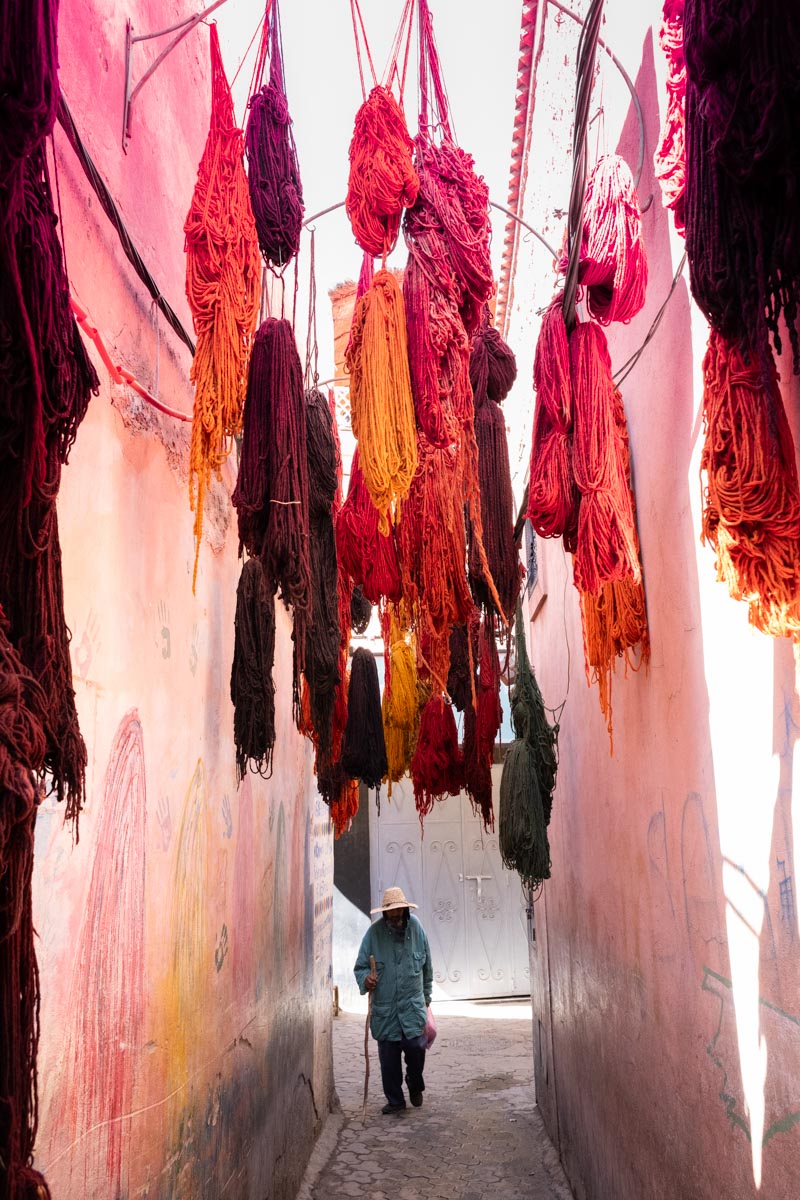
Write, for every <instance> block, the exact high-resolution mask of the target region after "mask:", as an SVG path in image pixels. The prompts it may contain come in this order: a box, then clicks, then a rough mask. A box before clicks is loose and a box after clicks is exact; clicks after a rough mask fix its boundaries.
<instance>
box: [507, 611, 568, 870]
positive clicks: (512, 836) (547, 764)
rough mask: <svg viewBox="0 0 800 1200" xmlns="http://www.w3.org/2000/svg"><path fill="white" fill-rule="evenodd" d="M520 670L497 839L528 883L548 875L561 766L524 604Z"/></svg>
mask: <svg viewBox="0 0 800 1200" xmlns="http://www.w3.org/2000/svg"><path fill="white" fill-rule="evenodd" d="M516 650H517V656H516V670H515V677H514V686H513V688H512V689H511V723H512V725H513V727H514V733H515V735H516V736H515V740H514V741H513V742H512V743H511V745H510V746H509V748H508V751H507V753H506V757H505V760H504V762H503V774H502V778H501V780H500V813H499V843H500V854H501V856H502V859H503V863H504V864H505V866H506V867H508V869H509V870H511V871H517V873H518V874H519V876H520V878H521V879H522V882H523V884H524V885H525V886H526V887H530V888H535V887H538V886H539V884H540V883H541V882H542V881H543V880H545V879H549V878H550V844H549V841H548V837H547V826H548V825H549V824H550V815H551V812H552V807H553V791H554V789H555V783H556V772H557V770H558V726H557V725H550V723H549V722H548V720H547V714H546V711H545V707H544V701H543V699H542V694H541V692H540V690H539V685H538V683H537V682H536V677H535V675H534V674H533V669H532V667H531V664H530V659H529V658H528V650H527V646H526V644H525V630H524V626H523V621H522V609H521V608H518V609H517V621H516Z"/></svg>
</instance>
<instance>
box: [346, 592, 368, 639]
mask: <svg viewBox="0 0 800 1200" xmlns="http://www.w3.org/2000/svg"><path fill="white" fill-rule="evenodd" d="M371 620H372V605H371V604H370V602H369V600H368V599H367V597H366V596H365V595H364V593H363V592H362V590H361V588H360V587H354V588H353V594H352V596H351V597H350V624H351V627H352V631H353V633H354V634H355V635H356V637H361V635H362V634H363V633H366V632H367V626H368V625H369V623H370V621H371Z"/></svg>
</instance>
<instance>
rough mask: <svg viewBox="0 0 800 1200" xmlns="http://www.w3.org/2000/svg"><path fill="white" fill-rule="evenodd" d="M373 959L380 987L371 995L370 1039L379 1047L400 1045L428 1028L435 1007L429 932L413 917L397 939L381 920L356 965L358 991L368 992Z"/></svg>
mask: <svg viewBox="0 0 800 1200" xmlns="http://www.w3.org/2000/svg"><path fill="white" fill-rule="evenodd" d="M370 954H373V955H374V956H375V971H376V974H377V976H378V986H377V987H376V988H375V991H374V992H373V993H372V1020H371V1022H370V1029H371V1030H372V1036H373V1037H374V1038H375V1040H376V1041H379V1042H384V1041H387V1042H399V1041H400V1039H401V1038H402V1037H407V1038H413V1037H419V1035H420V1034H421V1033H422V1032H423V1030H424V1029H425V1019H426V1014H425V1006H426V1004H430V1002H431V989H432V988H433V966H432V964H431V948H430V946H429V945H428V938H427V935H426V933H425V930H424V929H423V928H422V926H421V925H420V923H419V921H418V920H417V918H416V917H415V916H414V915H413V914H411V915H410V916H409V918H408V925H407V926H406V933H405V938H404V939H403V940H402V941H400V940H399V939H397V938H395V937H394V935H393V934H392V931H391V930H390V929H389V926H388V925H387V923H386V922H385V921H384V919H383V917H382V916H380V917H378V920H377V921H376V922H375V923H374V925H370V927H369V929H368V930H367V932H366V933H365V934H364V940H363V941H362V943H361V948H360V950H359V951H358V958H357V959H356V965H355V977H356V982H357V983H358V987H359V991H360V992H361V995H362V996H363V995H364V993H365V992H366V990H367V989H366V987H365V986H364V980H365V979H366V978H367V976H368V975H369V956H370Z"/></svg>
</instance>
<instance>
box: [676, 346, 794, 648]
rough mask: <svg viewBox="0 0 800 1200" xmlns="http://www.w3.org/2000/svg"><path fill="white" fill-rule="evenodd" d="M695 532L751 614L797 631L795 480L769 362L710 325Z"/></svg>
mask: <svg viewBox="0 0 800 1200" xmlns="http://www.w3.org/2000/svg"><path fill="white" fill-rule="evenodd" d="M703 375H704V382H705V392H704V396H703V408H704V417H705V426H706V439H705V445H704V447H703V455H702V459H701V463H700V469H701V471H702V472H703V473H704V474H705V477H706V487H705V489H704V497H705V506H704V512H703V539H704V541H708V542H710V543H711V545H712V546H713V547H714V549H715V551H716V555H717V577H718V579H720V580H724V581H725V583H726V584H727V586H728V590H729V592H730V594H731V596H733V598H734V599H736V600H745V601H746V602H747V604H748V609H749V617H750V622H751V624H753V625H754V626H755V627H756V628H757V629H760V630H762V632H764V633H769V634H772V635H773V636H774V637H786V636H791V637H794V638H795V639H797V638H800V488H798V479H797V464H796V459H795V451H794V442H793V440H792V435H791V431H790V429H789V425H788V422H787V420H786V413H785V410H784V407H783V402H782V400H781V394H780V391H779V388H778V381H777V374H776V372H775V368H774V366H773V367H772V370H771V371H770V374H769V375H768V376H766V377H765V373H764V367H763V364H762V363H760V362H759V361H758V360H757V359H756V358H755V357H754V355H753V354H747V353H745V352H743V351H742V350H741V349H740V348H739V347H737V346H733V345H729V344H728V343H726V342H725V340H724V338H723V337H722V336H721V335H720V334H718V333H714V332H713V330H712V332H711V334H710V337H709V342H708V350H707V351H706V356H705V359H704V362H703Z"/></svg>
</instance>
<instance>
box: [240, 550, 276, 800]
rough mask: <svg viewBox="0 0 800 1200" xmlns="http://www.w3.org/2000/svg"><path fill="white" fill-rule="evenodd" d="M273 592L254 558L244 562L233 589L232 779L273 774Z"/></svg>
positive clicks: (267, 777) (267, 776)
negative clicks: (234, 616)
mask: <svg viewBox="0 0 800 1200" xmlns="http://www.w3.org/2000/svg"><path fill="white" fill-rule="evenodd" d="M274 661H275V594H274V590H273V588H272V587H270V585H269V583H268V581H267V580H266V578H265V577H264V570H263V568H262V566H261V563H260V562H259V560H258V559H257V558H248V559H247V561H246V562H245V564H244V566H243V567H242V573H241V575H240V576H239V584H238V587H237V589H236V625H235V635H234V641H233V666H232V668H231V700H232V702H233V740H234V742H235V743H236V778H237V781H238V782H239V783H241V781H242V780H243V779H244V777H245V775H246V774H247V768H248V766H250V767H252V769H253V770H254V771H257V772H258V774H259V775H262V776H263V777H264V778H265V779H269V777H270V775H271V774H272V752H273V748H274V746H275V685H274V683H273V681H272V668H273V664H274Z"/></svg>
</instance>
